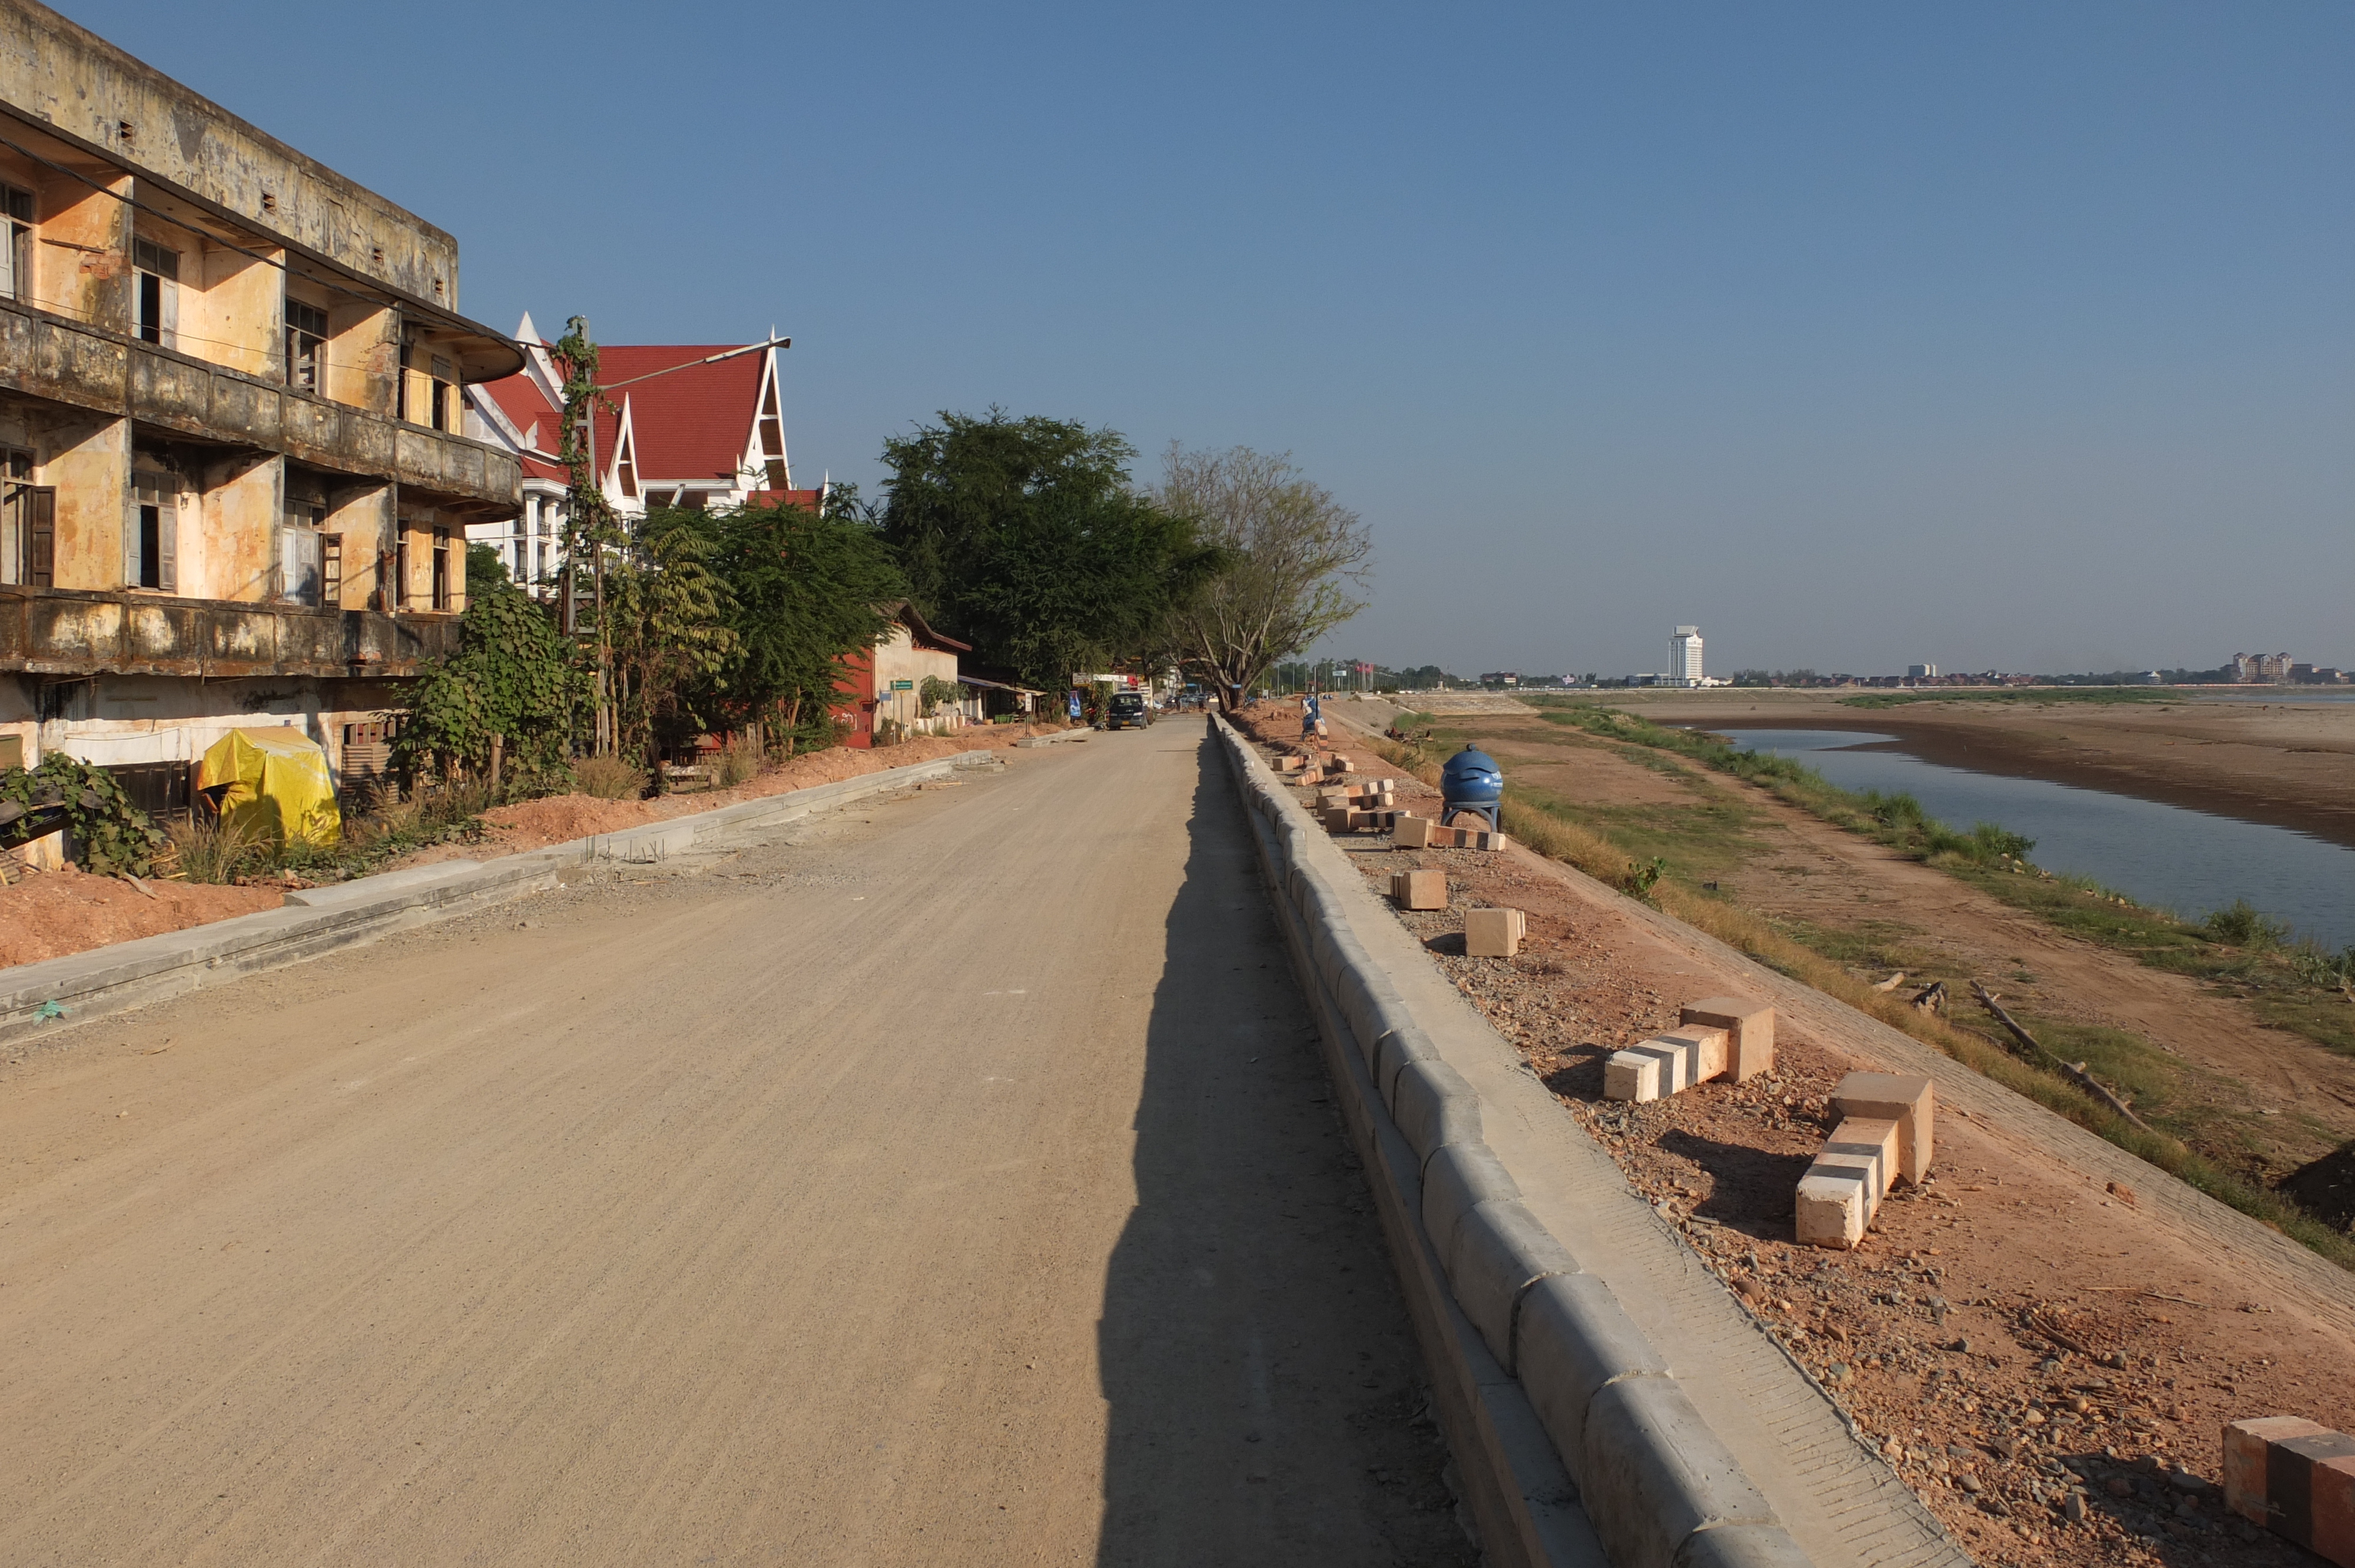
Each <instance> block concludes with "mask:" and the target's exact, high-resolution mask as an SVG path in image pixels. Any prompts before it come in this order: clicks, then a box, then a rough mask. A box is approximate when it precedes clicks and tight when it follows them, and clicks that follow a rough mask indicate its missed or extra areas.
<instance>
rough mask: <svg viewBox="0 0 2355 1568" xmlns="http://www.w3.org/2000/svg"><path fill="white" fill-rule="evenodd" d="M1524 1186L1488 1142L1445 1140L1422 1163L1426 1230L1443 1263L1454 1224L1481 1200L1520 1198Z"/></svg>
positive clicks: (1452, 1239) (1452, 1245)
mask: <svg viewBox="0 0 2355 1568" xmlns="http://www.w3.org/2000/svg"><path fill="white" fill-rule="evenodd" d="M1520 1196H1521V1189H1520V1187H1519V1186H1518V1184H1517V1183H1515V1181H1513V1179H1512V1177H1511V1176H1510V1175H1508V1174H1507V1172H1506V1171H1505V1167H1504V1163H1503V1161H1501V1160H1498V1159H1497V1155H1496V1151H1495V1150H1492V1149H1490V1148H1489V1147H1488V1146H1487V1144H1485V1143H1446V1144H1442V1145H1441V1146H1440V1147H1439V1148H1438V1149H1437V1150H1433V1153H1432V1156H1431V1158H1430V1159H1429V1160H1425V1161H1424V1162H1423V1234H1425V1235H1427V1236H1429V1237H1430V1238H1431V1250H1432V1251H1433V1252H1434V1253H1436V1254H1438V1255H1439V1257H1440V1260H1441V1261H1442V1262H1443V1263H1444V1262H1445V1261H1446V1258H1447V1255H1448V1254H1449V1253H1450V1252H1451V1251H1453V1250H1454V1248H1455V1227H1456V1225H1457V1224H1460V1223H1461V1222H1462V1220H1463V1218H1464V1216H1465V1214H1468V1213H1471V1212H1472V1211H1473V1209H1475V1208H1476V1207H1477V1206H1478V1205H1480V1204H1482V1203H1491V1202H1519V1201H1520Z"/></svg>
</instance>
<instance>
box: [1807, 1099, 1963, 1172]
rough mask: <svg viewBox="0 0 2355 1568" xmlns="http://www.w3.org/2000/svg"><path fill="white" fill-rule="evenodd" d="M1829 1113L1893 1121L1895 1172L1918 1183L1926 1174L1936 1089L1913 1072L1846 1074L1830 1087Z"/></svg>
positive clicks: (1933, 1128)
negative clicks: (1894, 1132)
mask: <svg viewBox="0 0 2355 1568" xmlns="http://www.w3.org/2000/svg"><path fill="white" fill-rule="evenodd" d="M1831 1104H1832V1114H1833V1115H1835V1116H1843V1117H1849V1116H1854V1117H1869V1118H1875V1119H1881V1120H1888V1121H1893V1122H1895V1123H1896V1124H1897V1142H1898V1149H1897V1173H1898V1174H1899V1175H1900V1176H1902V1177H1904V1178H1905V1180H1906V1181H1914V1182H1918V1181H1921V1180H1922V1178H1923V1177H1924V1176H1927V1175H1928V1174H1929V1173H1930V1157H1931V1155H1932V1153H1933V1152H1934V1144H1935V1136H1934V1135H1935V1132H1936V1128H1935V1125H1934V1123H1935V1120H1936V1117H1937V1091H1936V1090H1935V1089H1934V1088H1933V1087H1932V1086H1931V1084H1930V1080H1929V1079H1927V1078H1925V1077H1922V1076H1920V1075H1915V1074H1904V1073H1850V1074H1849V1075H1847V1076H1846V1077H1844V1078H1842V1079H1840V1081H1839V1083H1838V1085H1837V1086H1834V1087H1833V1089H1832V1100H1831Z"/></svg>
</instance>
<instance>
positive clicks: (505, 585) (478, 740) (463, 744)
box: [393, 556, 591, 792]
mask: <svg viewBox="0 0 2355 1568" xmlns="http://www.w3.org/2000/svg"><path fill="white" fill-rule="evenodd" d="M469 558H470V561H471V559H472V557H471V556H470V557H469ZM469 587H470V590H471V591H474V593H475V597H474V599H471V600H470V601H469V602H468V604H467V606H466V612H465V614H464V616H462V617H460V618H459V622H458V652H457V654H456V655H455V656H454V657H453V658H450V659H447V660H444V661H442V662H439V663H437V664H435V665H434V666H433V667H432V668H431V669H430V670H428V671H427V672H426V673H425V676H424V678H423V679H422V680H421V681H419V682H418V683H417V686H416V688H415V690H414V691H413V692H411V694H410V701H409V707H408V710H407V712H406V713H405V714H404V715H402V720H401V725H400V734H399V736H398V737H397V738H396V739H395V740H394V742H393V751H394V755H395V758H396V759H397V762H398V765H399V767H400V770H401V772H402V773H403V774H404V775H406V776H408V777H410V778H412V779H414V778H421V777H426V776H430V775H432V774H436V773H446V772H448V771H449V770H450V769H451V768H466V769H468V770H470V771H473V772H476V773H483V772H487V771H488V770H489V768H490V762H491V737H492V736H501V737H503V739H504V742H505V744H504V747H503V750H502V761H503V766H504V767H505V768H506V771H507V773H508V774H509V775H510V776H511V778H512V779H514V781H515V782H516V783H517V784H518V785H520V786H522V787H523V791H524V792H528V790H529V789H531V788H532V787H534V786H536V785H537V784H538V783H539V782H541V781H543V780H549V781H552V780H554V779H558V778H560V777H561V776H562V773H563V768H564V752H565V748H566V747H567V746H568V745H569V744H570V740H571V737H572V732H573V729H574V727H575V721H576V719H577V717H578V715H581V713H583V712H585V711H587V710H588V708H589V707H590V705H591V683H590V678H589V675H588V674H587V673H586V672H585V671H584V670H583V669H582V668H581V658H580V655H579V653H578V652H576V651H575V649H574V648H573V646H572V645H571V643H570V642H569V641H566V639H565V638H564V636H563V634H562V633H560V632H559V631H558V630H556V625H555V622H554V621H553V620H551V619H550V618H549V612H548V611H547V610H546V609H543V608H542V607H541V606H540V605H539V604H538V603H537V602H535V601H534V600H533V599H530V598H529V597H528V596H527V595H526V594H524V593H523V592H522V591H521V590H520V589H518V588H516V586H515V585H514V584H513V583H510V582H508V581H506V578H505V577H504V576H501V577H496V579H489V580H485V582H484V583H483V584H482V586H481V587H480V588H478V589H477V588H473V578H472V577H469Z"/></svg>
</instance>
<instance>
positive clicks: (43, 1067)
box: [0, 723, 1471, 1565]
mask: <svg viewBox="0 0 2355 1568" xmlns="http://www.w3.org/2000/svg"><path fill="white" fill-rule="evenodd" d="M1207 760H1208V758H1206V757H1205V755H1204V754H1203V752H1202V750H1201V732H1200V729H1199V726H1198V725H1196V724H1192V723H1186V724H1182V725H1180V724H1172V725H1168V726H1161V727H1157V728H1156V729H1153V730H1150V731H1147V732H1145V733H1143V734H1135V733H1131V734H1124V735H1119V736H1096V737H1094V738H1093V739H1092V741H1091V742H1089V743H1088V744H1086V745H1083V746H1071V747H1055V748H1052V749H1051V750H1050V751H1046V752H1037V753H1019V754H1016V756H1015V758H1014V761H1013V766H1012V768H1011V769H1010V771H1008V772H1007V773H1005V774H1003V775H1000V776H996V777H989V778H984V779H975V780H974V781H972V782H969V783H967V784H964V785H962V786H959V787H955V788H951V789H937V790H928V791H925V792H922V793H921V794H916V795H913V796H911V797H910V798H906V799H903V800H899V801H896V802H889V803H879V804H875V805H872V806H861V807H858V808H855V809H854V810H852V811H851V813H849V814H848V815H847V816H845V817H840V818H836V819H831V820H828V821H822V822H820V823H818V824H816V825H815V826H811V825H797V826H796V827H795V828H794V829H793V830H792V834H793V836H792V838H791V839H790V840H788V839H787V838H785V837H783V836H782V835H780V836H778V837H777V838H776V840H775V842H771V843H769V844H766V845H764V846H759V847H752V848H748V849H746V850H744V851H743V852H741V853H736V854H733V855H723V856H720V857H717V858H715V859H712V860H709V861H706V862H702V863H697V864H694V865H690V866H686V867H679V868H674V869H673V870H672V871H671V872H670V873H668V874H654V873H645V872H639V873H633V874H619V875H616V874H607V875H606V876H604V877H603V878H602V879H599V880H596V881H594V882H588V883H582V884H580V885H574V886H572V887H570V888H569V889H567V890H565V891H564V892H561V893H559V894H555V895H547V896H546V897H544V898H542V899H540V900H538V901H535V902H531V903H527V904H522V905H516V906H508V907H506V908H505V909H503V910H498V911H494V912H491V913H488V914H485V915H482V916H472V917H469V918H468V919H467V920H465V921H463V922H453V923H451V924H448V925H443V926H440V927H430V928H426V929H423V930H421V931H417V932H412V933H410V934H407V935H405V936H402V937H400V938H393V939H391V940H389V941H387V942H385V943H383V944H380V945H378V946H377V947H375V948H368V949H365V950H361V951H356V952H348V953H344V954H340V955H336V956H334V957H331V958H328V959H321V960H319V961H316V962H314V963H311V964H308V965H304V966H301V967H298V968H294V969H288V970H283V971H281V972H279V973H277V974H274V975H271V976H266V977H261V978H257V979H254V980H248V981H245V982H242V983H240V984H238V985H235V986H232V987H228V988H224V989H222V990H219V991H208V992H205V993H203V995H201V996H200V997H197V998H194V999H190V1000H187V1001H182V1002H176V1003H171V1004H166V1005H162V1006H158V1007H155V1008H151V1009H149V1010H147V1011H145V1012H142V1013H139V1014H134V1015H131V1016H129V1017H127V1018H121V1019H115V1020H110V1021H104V1022H97V1023H93V1024H91V1025H89V1026H87V1027H85V1028H83V1029H80V1030H78V1031H74V1032H72V1033H68V1034H63V1035H58V1036H51V1037H49V1038H48V1040H47V1041H45V1042H44V1048H43V1049H40V1050H37V1051H26V1052H20V1053H18V1054H19V1055H21V1056H22V1058H23V1059H22V1060H21V1061H19V1062H17V1063H15V1064H11V1065H5V1066H0V1408H5V1411H6V1419H5V1422H0V1563H77V1564H82V1563H191V1564H193V1563H236V1564H261V1563H371V1564H373V1563H406V1564H425V1563H499V1564H514V1563H568V1564H578V1563H827V1564H831V1565H850V1564H868V1563H872V1564H886V1563H1088V1562H1099V1563H1211V1562H1215V1563H1319V1562H1331V1563H1391V1562H1399V1563H1459V1562H1468V1561H1469V1560H1470V1556H1471V1553H1470V1552H1469V1549H1468V1547H1467V1546H1466V1544H1465V1542H1464V1540H1463V1537H1462V1535H1461V1533H1460V1532H1459V1531H1458V1530H1457V1527H1456V1525H1455V1520H1454V1513H1453V1507H1452V1503H1451V1501H1450V1499H1449V1498H1448V1496H1447V1493H1446V1490H1445V1489H1444V1486H1443V1485H1442V1483H1441V1479H1440V1475H1441V1470H1442V1467H1443V1465H1444V1462H1445V1454H1444V1449H1443V1447H1442V1446H1441V1445H1440V1443H1439V1440H1438V1438H1437V1436H1436V1435H1435V1433H1434V1432H1433V1428H1432V1427H1431V1425H1429V1423H1428V1421H1427V1420H1424V1419H1422V1418H1420V1417H1419V1414H1418V1412H1419V1408H1420V1403H1421V1399H1420V1393H1419V1384H1420V1379H1421V1369H1420V1365H1419V1362H1418V1361H1417V1357H1416V1353H1415V1351H1414V1347H1413V1343H1412V1338H1411V1335H1410V1331H1409V1330H1408V1327H1407V1323H1406V1320H1405V1317H1404V1314H1403V1311H1402V1309H1401V1306H1400V1303H1399V1301H1398V1299H1397V1297H1396V1293H1395V1287H1394V1286H1393V1285H1392V1283H1391V1273H1390V1268H1389V1266H1388V1263H1387V1260H1386V1258H1385V1257H1384V1256H1383V1254H1382V1251H1381V1244H1380V1236H1379V1234H1378V1233H1377V1231H1376V1229H1375V1227H1374V1224H1373V1221H1372V1219H1371V1217H1370V1215H1369V1213H1368V1212H1367V1209H1366V1203H1365V1198H1364V1192H1363V1187H1362V1182H1361V1180H1360V1178H1359V1175H1358V1174H1357V1172H1356V1171H1354V1170H1352V1169H1350V1168H1349V1167H1348V1156H1347V1154H1346V1152H1345V1150H1344V1144H1343V1140H1342V1139H1341V1137H1340V1134H1339V1130H1338V1128H1337V1123H1336V1120H1335V1118H1334V1116H1333V1114H1332V1108H1331V1107H1330V1106H1329V1105H1327V1103H1326V1101H1327V1089H1326V1086H1325V1085H1324V1082H1323V1080H1322V1077H1321V1075H1320V1073H1319V1070H1318V1067H1317V1065H1316V1058H1315V1055H1314V1054H1313V1049H1312V1047H1311V1046H1310V1045H1309V1044H1308V1043H1307V1042H1308V1033H1309V1024H1308V1022H1307V1020H1306V1018H1305V1014H1304V1012H1303V1011H1302V1008H1301V1005H1300V1002H1299V1000H1298V998H1297V995H1296V993H1295V991H1294V989H1293V983H1292V980H1291V978H1290V976H1289V974H1288V972H1287V971H1286V970H1285V969H1284V964H1283V960H1282V958H1281V956H1280V948H1278V947H1277V946H1276V944H1275V940H1274V936H1273V929H1272V927H1270V925H1269V916H1268V915H1267V912H1266V909H1265V906H1264V903H1263V899H1262V897H1261V895H1260V893H1259V889H1258V887H1257V885H1256V884H1255V882H1254V881H1253V880H1252V876H1251V873H1250V867H1249V863H1248V853H1249V852H1248V850H1247V849H1246V847H1245V841H1244V839H1243V838H1242V836H1241V821H1240V819H1239V817H1238V814H1237V809H1236V807H1235V806H1234V804H1233V802H1232V796H1231V791H1230V790H1229V789H1226V788H1225V780H1224V779H1223V777H1222V776H1221V775H1220V774H1218V773H1216V772H1214V771H1211V770H1210V769H1209V768H1206V767H1205V766H1204V764H1205V762H1206V761H1207Z"/></svg>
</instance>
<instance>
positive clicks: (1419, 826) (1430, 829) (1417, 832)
mask: <svg viewBox="0 0 2355 1568" xmlns="http://www.w3.org/2000/svg"><path fill="white" fill-rule="evenodd" d="M1438 830H1439V824H1438V823H1437V822H1434V821H1432V820H1431V819H1430V818H1429V817H1417V816H1412V815H1407V814H1403V813H1402V814H1401V816H1400V817H1399V820H1398V825H1397V826H1396V827H1394V828H1392V829H1391V843H1392V844H1394V845H1396V846H1397V847H1398V848H1400V849H1429V848H1430V847H1431V843H1432V835H1433V833H1434V832H1438Z"/></svg>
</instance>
